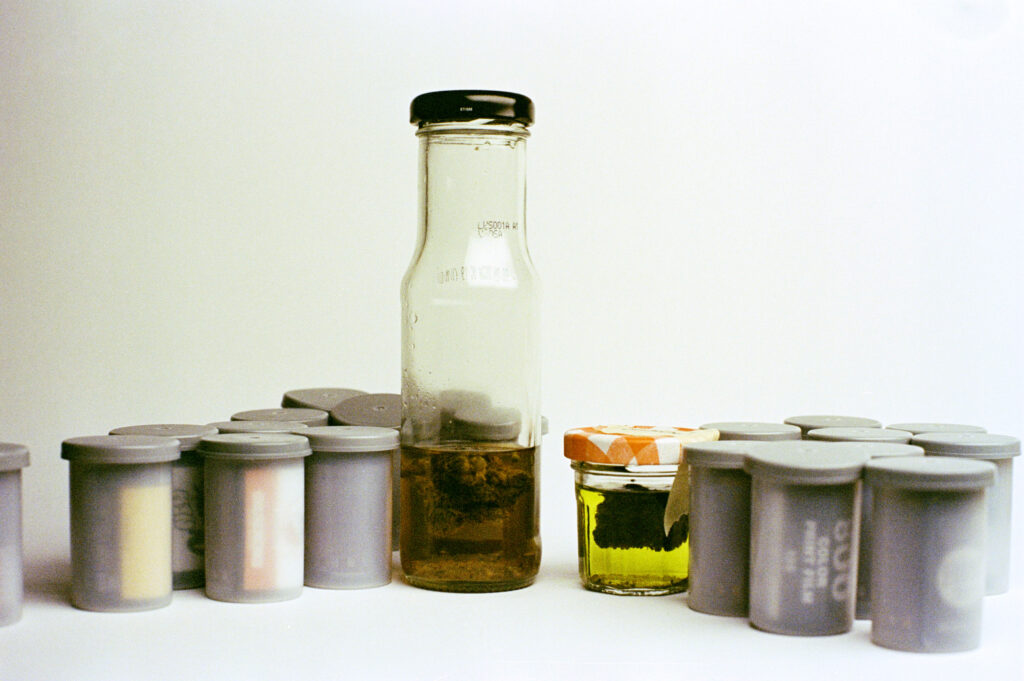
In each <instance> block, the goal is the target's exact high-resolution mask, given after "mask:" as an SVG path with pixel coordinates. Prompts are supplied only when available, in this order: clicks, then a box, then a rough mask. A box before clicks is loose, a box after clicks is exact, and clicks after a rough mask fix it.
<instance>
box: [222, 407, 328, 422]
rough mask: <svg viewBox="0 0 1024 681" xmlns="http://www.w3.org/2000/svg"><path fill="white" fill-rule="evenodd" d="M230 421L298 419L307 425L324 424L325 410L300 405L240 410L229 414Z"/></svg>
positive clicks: (325, 419) (325, 418) (325, 420)
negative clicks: (304, 407)
mask: <svg viewBox="0 0 1024 681" xmlns="http://www.w3.org/2000/svg"><path fill="white" fill-rule="evenodd" d="M231 420H232V421H298V422H299V423H304V424H306V425H307V426H326V425H327V412H326V411H324V410H323V409H303V408H300V407H290V408H284V407H279V408H277V409H253V410H251V411H240V412H238V413H237V414H232V415H231Z"/></svg>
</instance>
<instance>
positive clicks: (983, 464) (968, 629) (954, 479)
mask: <svg viewBox="0 0 1024 681" xmlns="http://www.w3.org/2000/svg"><path fill="white" fill-rule="evenodd" d="M864 476H865V480H866V481H867V482H869V483H870V484H871V486H872V487H873V488H874V490H875V495H874V511H873V516H874V551H872V553H871V593H872V595H873V596H874V603H873V604H872V613H871V641H872V642H873V643H875V644H877V645H880V646H884V647H886V648H894V649H896V650H908V651H912V652H954V651H964V650H972V649H974V648H977V647H978V644H979V643H980V640H981V621H982V601H983V598H984V594H985V532H986V530H985V522H986V521H985V492H986V487H989V486H990V485H991V484H992V482H993V480H994V478H995V466H993V465H992V464H991V463H989V462H987V461H971V460H969V459H961V458H955V457H937V456H924V457H921V456H919V457H907V458H889V459H883V460H874V461H871V462H869V463H868V465H867V466H866V467H865V473H864Z"/></svg>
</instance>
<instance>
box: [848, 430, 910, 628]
mask: <svg viewBox="0 0 1024 681" xmlns="http://www.w3.org/2000/svg"><path fill="white" fill-rule="evenodd" d="M879 430H880V429H879ZM836 444H838V445H840V446H841V447H843V448H846V449H849V450H850V451H857V452H861V453H863V454H866V455H867V456H868V457H870V459H871V460H875V459H888V458H892V457H902V456H924V450H923V449H921V448H920V447H917V446H915V445H907V444H902V443H898V442H877V441H866V442H837V443H836ZM860 489H861V492H860V499H861V502H860V546H859V548H858V551H857V605H856V607H855V609H854V616H855V617H856V618H857V619H859V620H862V619H870V618H871V545H872V533H873V530H872V524H873V523H872V519H871V512H872V507H873V506H874V504H873V503H872V490H871V485H870V483H868V482H867V481H866V480H862V481H861V488H860Z"/></svg>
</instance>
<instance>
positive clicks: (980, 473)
mask: <svg viewBox="0 0 1024 681" xmlns="http://www.w3.org/2000/svg"><path fill="white" fill-rule="evenodd" d="M995 475H996V467H995V466H994V465H992V464H991V463H989V462H988V461H977V460H972V459H963V458H959V457H951V456H920V457H906V458H894V459H880V460H877V461H871V462H869V463H868V464H867V465H866V466H865V467H864V479H865V481H866V482H867V483H868V484H870V485H871V486H872V487H896V488H899V489H909V490H916V491H939V492H941V491H963V490H972V489H982V488H984V487H987V486H989V485H991V484H992V483H993V482H994V481H995Z"/></svg>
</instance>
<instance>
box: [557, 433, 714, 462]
mask: <svg viewBox="0 0 1024 681" xmlns="http://www.w3.org/2000/svg"><path fill="white" fill-rule="evenodd" d="M717 439H718V431H717V430H695V429H693V428H677V427H675V426H594V427H587V428H573V429H572V430H567V431H565V436H564V438H563V447H564V454H565V457H566V458H567V459H572V460H573V461H586V462H589V463H603V464H613V465H620V466H627V465H640V466H668V465H676V464H678V463H679V462H680V461H682V460H683V447H684V446H687V445H689V444H690V443H693V442H710V441H712V440H717Z"/></svg>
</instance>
